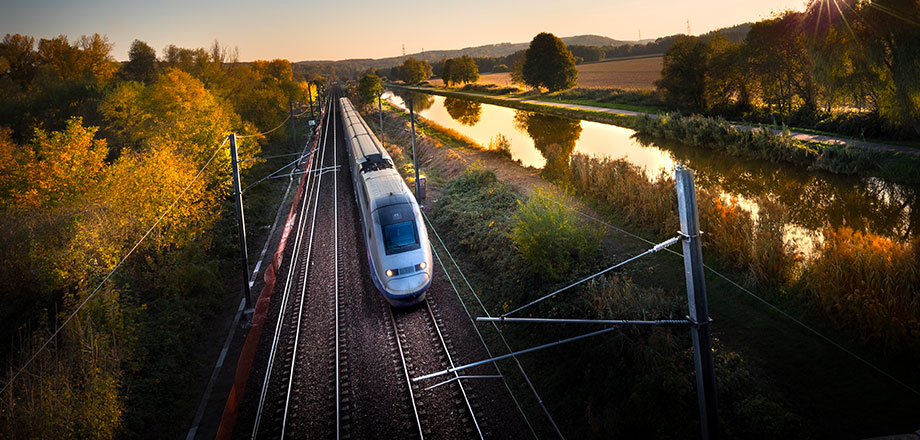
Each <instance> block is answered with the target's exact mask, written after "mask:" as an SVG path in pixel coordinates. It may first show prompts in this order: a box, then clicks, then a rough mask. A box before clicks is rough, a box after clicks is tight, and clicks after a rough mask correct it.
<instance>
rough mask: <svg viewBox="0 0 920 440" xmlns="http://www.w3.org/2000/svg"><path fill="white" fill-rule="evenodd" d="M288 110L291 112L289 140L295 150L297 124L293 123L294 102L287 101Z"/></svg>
mask: <svg viewBox="0 0 920 440" xmlns="http://www.w3.org/2000/svg"><path fill="white" fill-rule="evenodd" d="M288 110H289V111H290V112H291V113H290V114H291V142H292V143H293V144H294V150H295V151H296V150H297V126H296V125H294V103H293V102H292V101H288Z"/></svg>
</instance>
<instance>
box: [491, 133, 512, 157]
mask: <svg viewBox="0 0 920 440" xmlns="http://www.w3.org/2000/svg"><path fill="white" fill-rule="evenodd" d="M489 151H494V152H496V153H497V154H498V155H499V156H501V157H505V158H508V159H511V141H510V140H508V138H507V137H505V135H503V134H501V133H499V134H497V135H495V137H493V138H492V139H491V140H490V141H489Z"/></svg>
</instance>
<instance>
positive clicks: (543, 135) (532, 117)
mask: <svg viewBox="0 0 920 440" xmlns="http://www.w3.org/2000/svg"><path fill="white" fill-rule="evenodd" d="M514 127H515V128H517V129H518V130H520V131H523V132H526V133H527V134H528V135H530V138H531V139H533V143H534V147H535V148H536V149H537V150H539V151H540V154H542V155H543V157H544V158H546V165H544V166H543V170H542V171H541V172H540V174H541V175H542V176H543V177H544V178H547V179H551V180H555V179H559V178H562V177H564V176H565V175H566V174H568V173H567V171H568V169H569V156H571V155H572V152H573V151H575V143H576V142H577V141H578V138H579V137H580V136H581V121H579V120H577V119H568V118H562V117H559V116H553V115H546V114H542V113H532V112H525V111H521V110H517V111H515V112H514Z"/></svg>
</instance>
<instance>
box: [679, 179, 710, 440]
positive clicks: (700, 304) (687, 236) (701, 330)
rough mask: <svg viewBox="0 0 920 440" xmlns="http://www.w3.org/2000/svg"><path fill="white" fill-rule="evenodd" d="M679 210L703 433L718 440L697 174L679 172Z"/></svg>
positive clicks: (707, 437)
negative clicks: (697, 199)
mask: <svg viewBox="0 0 920 440" xmlns="http://www.w3.org/2000/svg"><path fill="white" fill-rule="evenodd" d="M675 177H676V181H677V208H678V211H679V213H680V231H681V235H682V236H683V238H684V239H683V246H684V248H683V251H684V275H685V277H686V279H687V299H688V302H689V308H690V316H689V318H690V321H691V322H692V323H693V325H692V328H691V330H690V334H691V335H692V337H693V363H694V365H695V366H696V391H697V398H698V400H699V405H700V429H701V430H702V437H703V439H705V440H709V439H718V438H720V437H721V435H720V431H719V413H718V405H717V403H716V374H715V368H714V365H713V360H712V329H711V326H710V324H711V322H712V321H711V320H710V319H709V304H708V301H707V299H706V280H705V279H704V277H703V275H704V273H703V250H702V247H701V245H700V220H699V213H698V211H697V204H696V188H695V186H694V184H693V170H690V169H687V168H678V169H677V170H676V171H675Z"/></svg>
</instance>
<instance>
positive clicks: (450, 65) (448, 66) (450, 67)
mask: <svg viewBox="0 0 920 440" xmlns="http://www.w3.org/2000/svg"><path fill="white" fill-rule="evenodd" d="M441 80H443V81H444V85H446V86H448V87H450V86H451V84H453V83H455V82H456V81H455V80H454V59H453V58H448V59H446V60H444V63H442V67H441Z"/></svg>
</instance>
